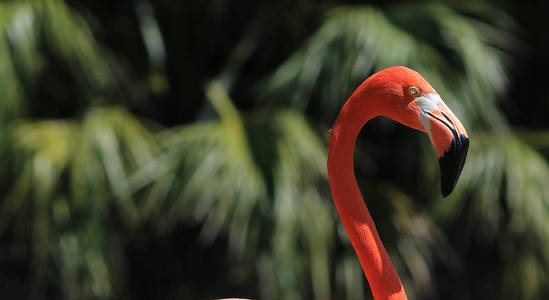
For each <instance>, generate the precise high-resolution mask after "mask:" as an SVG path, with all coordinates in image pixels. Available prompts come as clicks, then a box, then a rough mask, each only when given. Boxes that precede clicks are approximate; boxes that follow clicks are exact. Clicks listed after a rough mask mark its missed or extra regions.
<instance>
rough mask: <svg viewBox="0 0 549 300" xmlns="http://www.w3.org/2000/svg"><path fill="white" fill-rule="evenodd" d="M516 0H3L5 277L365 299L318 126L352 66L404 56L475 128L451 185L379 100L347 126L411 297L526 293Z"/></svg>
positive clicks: (23, 285)
mask: <svg viewBox="0 0 549 300" xmlns="http://www.w3.org/2000/svg"><path fill="white" fill-rule="evenodd" d="M513 7H514V6H513V3H512V2H510V1H508V2H504V4H500V6H497V5H493V4H490V3H489V2H487V1H477V2H463V1H453V2H452V1H450V2H419V3H410V2H403V3H401V2H400V1H391V3H389V4H386V3H384V4H357V3H348V2H346V1H327V0H326V1H320V2H316V1H310V0H302V1H295V2H291V1H283V2H282V3H279V4H276V3H262V2H253V1H244V2H242V3H234V2H228V1H198V0H189V1H180V2H179V1H167V0H164V1H146V0H136V1H120V2H116V4H113V3H110V4H106V3H103V2H92V1H76V0H71V1H68V0H67V1H63V0H20V1H0V32H1V33H2V34H1V35H0V83H2V86H3V88H1V89H0V155H1V160H0V161H1V162H2V165H1V168H0V172H1V174H2V177H1V178H2V180H0V187H1V189H0V191H1V193H2V198H1V199H0V282H1V283H0V296H1V297H2V298H7V299H12V298H31V299H50V298H52V299H118V298H123V299H132V298H135V299H150V298H168V299H211V298H215V297H232V296H242V297H250V298H259V299H312V298H314V299H369V298H371V295H370V292H369V288H368V284H367V281H366V280H365V278H364V275H363V273H362V270H361V269H360V265H359V263H358V260H357V259H356V256H355V254H354V251H353V249H352V247H351V245H350V243H349V241H348V238H347V235H346V233H345V232H344V229H343V227H342V226H341V223H340V221H339V217H338V215H337V212H336V211H335V208H334V206H333V203H332V201H331V197H330V191H329V188H328V184H327V178H326V170H325V163H326V141H327V137H328V130H329V128H330V126H331V124H332V123H333V121H334V120H335V118H336V116H337V113H338V109H339V107H341V105H342V104H343V103H344V102H345V101H346V98H347V97H348V95H350V93H351V92H352V91H353V89H354V88H355V87H356V86H357V85H358V84H360V83H361V82H362V81H363V80H364V79H365V78H366V77H367V76H368V75H370V74H372V73H373V72H375V71H377V70H380V69H383V68H385V67H388V66H392V65H407V66H410V67H412V68H414V69H416V70H417V71H419V72H420V73H421V74H423V75H424V76H425V77H426V78H427V79H428V80H429V81H430V82H431V84H432V85H433V86H434V87H435V88H436V89H437V91H438V92H439V93H440V94H441V95H442V96H443V98H444V99H445V101H446V102H447V103H448V104H449V106H450V107H452V110H453V111H454V112H456V114H457V115H458V116H459V118H460V119H461V120H462V121H463V123H464V125H465V127H466V128H467V130H468V132H469V135H470V138H471V149H470V153H469V158H468V161H467V163H466V166H465V168H464V170H463V173H462V177H461V179H460V182H459V183H458V186H457V188H456V191H455V192H454V194H452V195H451V196H450V197H449V198H448V199H441V196H440V195H439V190H438V187H439V179H438V169H437V168H438V167H437V161H436V159H435V156H434V150H433V149H431V146H430V144H429V143H428V140H427V138H426V137H424V136H423V135H421V134H419V133H417V132H413V131H411V130H409V129H406V128H403V126H397V125H396V124H395V123H394V122H392V121H388V120H385V119H376V120H373V121H371V122H369V124H367V125H366V129H365V130H364V131H366V133H364V134H362V135H361V136H360V139H359V141H358V146H357V147H358V150H357V156H356V173H357V179H358V182H359V185H360V186H361V188H362V190H363V191H364V194H365V199H366V202H367V203H368V207H369V208H370V210H371V213H372V215H373V218H374V220H375V221H376V224H377V226H378V230H379V232H380V235H381V237H382V238H383V241H384V243H385V245H386V248H387V250H388V251H389V253H390V255H391V258H392V259H393V262H394V264H395V266H396V268H397V271H398V272H399V274H400V275H401V277H402V279H403V283H404V286H405V289H406V291H407V293H408V295H409V298H410V299H439V298H444V299H485V298H489V299H494V298H497V299H545V298H546V297H547V296H549V289H548V287H547V285H546V282H547V281H548V280H549V230H548V229H547V228H549V226H548V225H549V224H548V223H547V222H549V221H548V220H549V186H548V185H547V184H546V183H545V180H546V179H547V178H548V177H549V164H548V162H547V157H548V155H549V152H547V136H548V135H549V131H548V126H549V123H547V120H546V119H544V116H545V113H544V110H543V109H542V108H543V107H544V105H545V104H543V103H545V102H546V101H544V100H545V98H544V97H546V95H545V94H543V89H542V91H540V92H537V94H536V87H535V86H530V84H531V82H536V80H537V79H536V76H537V74H536V73H535V72H532V71H530V69H529V68H531V67H532V65H540V66H543V63H544V62H545V63H547V58H546V57H547V55H546V52H543V51H542V50H537V51H539V53H542V52H543V53H545V54H539V55H538V56H533V57H534V58H532V59H531V60H528V59H527V58H526V56H527V55H526V54H525V53H529V52H528V51H532V47H533V46H532V45H530V44H529V43H530V42H537V43H538V44H541V45H547V44H548V43H547V42H545V43H539V40H538V39H537V36H536V38H535V39H534V38H532V36H531V35H528V34H526V33H525V32H528V31H527V30H525V29H523V28H522V27H521V26H530V27H528V28H527V29H529V30H530V29H531V30H532V31H533V32H536V31H535V30H533V29H532V28H533V27H532V26H533V25H532V23H529V22H525V21H524V19H528V14H529V13H531V12H532V11H528V10H522V11H518V12H517V13H516V15H513V16H511V15H510V14H509V12H513ZM539 11H543V10H542V9H540V10H539ZM515 18H517V19H519V21H521V22H523V24H520V22H519V21H517V20H516V19H515ZM534 25H535V24H534ZM541 28H543V27H541ZM538 30H539V31H538V33H540V34H544V31H543V30H541V29H538ZM534 50H535V49H534ZM535 53H538V52H535ZM544 55H545V56H544ZM529 64H530V65H529ZM523 74H526V75H525V76H522V75H523ZM533 95H534V96H533ZM532 107H535V108H538V109H532ZM525 116H527V117H525ZM539 120H542V121H539ZM543 120H545V121H543Z"/></svg>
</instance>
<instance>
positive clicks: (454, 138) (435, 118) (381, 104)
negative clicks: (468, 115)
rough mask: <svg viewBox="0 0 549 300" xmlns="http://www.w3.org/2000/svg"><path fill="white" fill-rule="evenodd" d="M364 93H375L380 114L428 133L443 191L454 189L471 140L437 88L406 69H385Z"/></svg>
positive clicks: (447, 193)
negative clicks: (434, 152)
mask: <svg viewBox="0 0 549 300" xmlns="http://www.w3.org/2000/svg"><path fill="white" fill-rule="evenodd" d="M363 87H364V89H363V90H362V91H361V92H366V93H368V94H370V93H371V94H373V97H370V99H372V101H374V103H373V104H374V105H375V107H376V111H377V112H378V113H379V115H382V116H385V117H388V118H391V119H393V120H395V121H397V122H399V123H402V124H404V125H406V126H408V127H411V128H414V129H417V130H420V131H423V132H425V133H427V134H428V135H429V137H430V139H431V143H432V144H433V146H434V147H435V150H436V153H437V157H438V160H439V164H440V172H441V192H442V195H443V196H444V197H446V196H448V195H449V194H450V193H451V192H452V191H453V190H454V187H455V185H456V183H457V181H458V179H459V176H460V174H461V170H462V169H463V165H464V163H465V159H466V157H467V150H468V148H469V137H468V135H467V132H466V131H465V128H464V127H463V125H462V124H461V122H460V121H459V120H458V118H457V117H456V116H455V115H454V113H452V111H451V110H450V108H448V106H447V105H446V104H445V103H444V101H443V100H442V98H441V97H440V96H439V95H438V93H437V92H436V91H435V89H434V88H433V87H431V85H430V84H429V83H428V82H427V81H426V80H425V79H424V78H423V77H422V76H421V75H420V74H419V73H417V72H416V71H414V70H411V69H409V68H406V67H401V66H397V67H391V68H388V69H385V70H382V71H380V72H378V73H376V74H374V75H372V76H371V77H370V78H368V79H367V80H366V82H365V84H364V86H363Z"/></svg>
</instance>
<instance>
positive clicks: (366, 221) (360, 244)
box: [328, 95, 407, 300]
mask: <svg viewBox="0 0 549 300" xmlns="http://www.w3.org/2000/svg"><path fill="white" fill-rule="evenodd" d="M353 96H355V95H353ZM353 96H351V98H350V99H349V100H348V101H347V103H345V105H344V106H343V108H342V110H341V112H340V114H339V117H338V119H337V121H336V123H335V125H334V127H333V128H332V131H331V134H330V141H329V146H328V179H329V181H330V188H331V190H332V196H333V198H334V202H335V205H336V208H337V211H338V212H339V216H340V217H341V221H342V223H343V226H344V227H345V230H346V231H347V234H348V235H349V238H350V240H351V243H352V244H353V247H354V249H355V251H356V253H357V255H358V258H359V260H360V264H361V265H362V269H363V270H364V273H365V275H366V278H367V279H368V282H369V284H370V288H371V289H372V293H373V295H374V299H376V300H382V299H391V300H397V299H398V300H403V299H407V298H406V294H405V293H404V288H403V287H402V283H401V282H400V278H399V277H398V274H397V273H396V271H395V268H394V267H393V264H392V263H391V259H390V258H389V255H388V254H387V251H386V250H385V247H383V243H382V242H381V239H380V238H379V234H378V233H377V230H376V227H375V225H374V222H373V220H372V217H371V216H370V213H369V212H368V208H367V207H366V204H365V203H364V200H363V199H362V196H361V194H360V190H359V188H358V185H357V182H356V178H355V175H354V169H353V150H354V146H355V141H356V138H357V136H358V134H359V132H360V129H361V128H362V126H364V124H366V122H367V121H368V120H370V119H371V118H373V117H375V115H376V114H375V113H374V112H375V109H374V107H373V106H372V105H368V104H366V105H365V104H364V103H365V102H362V104H361V107H362V108H364V109H354V108H353V107H352V106H353V103H352V102H353ZM357 100H359V99H357ZM359 101H366V103H368V102H370V101H367V100H364V99H360V100H359ZM357 102H358V101H355V103H357ZM370 103H371V102H370Z"/></svg>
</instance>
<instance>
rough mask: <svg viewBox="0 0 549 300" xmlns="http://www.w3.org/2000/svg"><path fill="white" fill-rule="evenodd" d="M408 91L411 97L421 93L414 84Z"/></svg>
mask: <svg viewBox="0 0 549 300" xmlns="http://www.w3.org/2000/svg"><path fill="white" fill-rule="evenodd" d="M408 93H410V95H411V96H412V97H417V96H419V95H421V90H420V89H419V88H417V87H415V86H411V87H409V88H408Z"/></svg>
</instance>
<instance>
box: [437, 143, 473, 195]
mask: <svg viewBox="0 0 549 300" xmlns="http://www.w3.org/2000/svg"><path fill="white" fill-rule="evenodd" d="M468 150H469V138H467V137H466V136H465V135H463V134H461V135H459V136H457V134H456V135H455V138H454V139H452V145H451V147H450V149H448V151H446V152H444V155H443V156H442V157H440V158H439V159H438V161H439V165H440V184H441V186H440V191H441V193H442V196H443V197H447V196H448V195H450V194H451V193H452V191H453V190H454V188H455V186H456V183H457V182H458V179H459V176H460V175H461V170H463V165H464V164H465V159H466V158H467V151H468Z"/></svg>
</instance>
